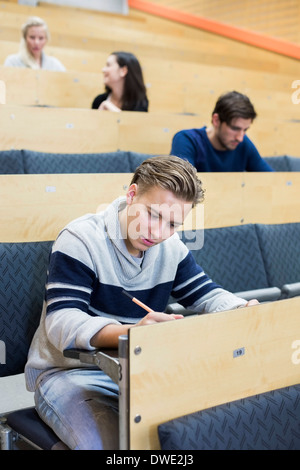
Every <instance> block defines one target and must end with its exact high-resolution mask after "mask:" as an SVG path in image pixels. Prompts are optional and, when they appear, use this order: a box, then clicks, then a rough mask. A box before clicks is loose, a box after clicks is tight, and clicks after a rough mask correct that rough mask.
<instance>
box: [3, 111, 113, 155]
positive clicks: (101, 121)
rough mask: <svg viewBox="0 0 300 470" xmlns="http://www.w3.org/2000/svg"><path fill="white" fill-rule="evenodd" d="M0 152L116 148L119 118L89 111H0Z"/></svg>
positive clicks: (104, 149) (85, 150)
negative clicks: (11, 150) (12, 149)
mask: <svg viewBox="0 0 300 470" xmlns="http://www.w3.org/2000/svg"><path fill="white" fill-rule="evenodd" d="M0 116H1V128H0V136H1V139H0V149H1V150H8V149H11V148H15V149H29V150H37V151H41V152H50V153H51V152H56V153H99V152H106V151H107V152H109V151H115V150H117V149H118V142H119V135H118V132H119V130H118V115H117V114H116V113H105V115H103V114H102V113H100V112H97V111H94V110H89V109H81V110H79V109H77V110H76V109H72V108H69V109H55V108H39V107H22V106H8V105H6V106H2V107H1V108H0Z"/></svg>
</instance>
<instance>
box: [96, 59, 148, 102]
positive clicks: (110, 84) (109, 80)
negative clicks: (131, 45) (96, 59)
mask: <svg viewBox="0 0 300 470" xmlns="http://www.w3.org/2000/svg"><path fill="white" fill-rule="evenodd" d="M102 72H103V79H104V80H103V81H104V85H105V90H106V91H105V93H102V94H101V95H98V96H96V98H95V99H94V101H93V104H92V109H99V110H106V111H148V98H147V94H146V87H145V84H144V79H143V73H142V69H141V66H140V63H139V61H138V60H137V58H136V57H135V56H134V55H133V54H131V53H130V52H113V53H112V54H110V55H109V57H108V58H107V61H106V64H105V66H104V67H103V69H102Z"/></svg>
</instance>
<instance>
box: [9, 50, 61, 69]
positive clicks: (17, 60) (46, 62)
mask: <svg viewBox="0 0 300 470" xmlns="http://www.w3.org/2000/svg"><path fill="white" fill-rule="evenodd" d="M4 66H5V67H23V68H25V67H27V65H26V64H25V63H24V62H23V60H22V59H21V56H20V54H11V55H9V56H8V57H7V58H6V59H5V62H4ZM41 69H43V70H52V71H54V72H65V71H66V68H65V67H64V66H63V64H62V63H61V62H60V61H59V60H58V59H56V58H55V57H52V56H48V55H46V54H45V53H44V52H43V53H42V66H41Z"/></svg>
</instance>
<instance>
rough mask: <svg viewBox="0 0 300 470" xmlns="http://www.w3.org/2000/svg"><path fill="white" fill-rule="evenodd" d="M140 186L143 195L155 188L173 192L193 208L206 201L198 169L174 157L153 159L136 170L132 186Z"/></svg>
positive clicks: (145, 161) (165, 156) (167, 156)
mask: <svg viewBox="0 0 300 470" xmlns="http://www.w3.org/2000/svg"><path fill="white" fill-rule="evenodd" d="M134 183H136V184H138V186H139V192H140V194H141V192H142V193H144V192H146V191H147V190H148V189H150V188H153V186H159V187H160V188H163V189H166V190H168V191H171V192H172V193H173V194H174V195H175V196H176V197H178V198H179V199H183V200H185V201H187V202H191V203H192V204H193V206H195V205H196V204H198V203H199V202H202V201H203V199H204V189H203V188H202V182H201V181H200V180H199V178H198V177H197V170H196V168H195V167H194V166H193V165H192V164H191V163H190V162H188V161H187V160H183V159H182V158H179V157H175V156H173V155H163V156H157V157H151V158H148V159H147V160H144V161H143V163H141V165H140V166H139V167H138V168H137V169H136V171H135V173H134V175H133V178H132V180H131V183H130V184H134Z"/></svg>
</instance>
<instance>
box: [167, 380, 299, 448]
mask: <svg viewBox="0 0 300 470" xmlns="http://www.w3.org/2000/svg"><path fill="white" fill-rule="evenodd" d="M158 435H159V440H160V445H161V449H162V450H168V451H170V450H172V451H173V450H300V385H294V386H291V387H285V388H282V389H278V390H274V391H270V392H266V393H262V394H259V395H255V396H252V397H249V398H244V399H241V400H236V401H234V402H231V403H226V404H224V405H219V406H216V407H213V408H210V409H207V410H203V411H198V412H195V413H191V414H189V415H186V416H182V417H179V418H177V419H173V420H171V421H168V422H166V423H162V424H161V425H159V427H158Z"/></svg>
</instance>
